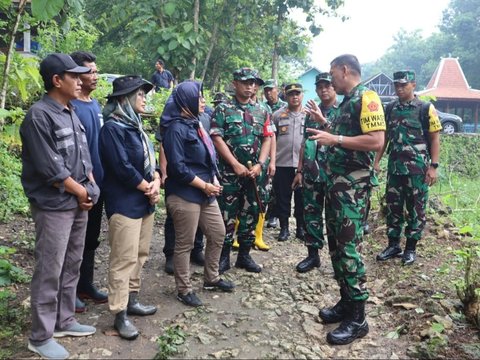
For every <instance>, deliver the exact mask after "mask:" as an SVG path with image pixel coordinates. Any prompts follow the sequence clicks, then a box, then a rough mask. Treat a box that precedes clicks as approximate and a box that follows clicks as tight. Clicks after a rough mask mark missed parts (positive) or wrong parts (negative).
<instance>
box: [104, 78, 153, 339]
mask: <svg viewBox="0 0 480 360" xmlns="http://www.w3.org/2000/svg"><path fill="white" fill-rule="evenodd" d="M152 88H153V85H152V84H151V83H149V82H148V81H145V80H143V79H142V78H141V77H140V76H123V77H119V78H117V79H115V81H114V82H113V93H112V94H111V95H109V96H108V102H107V105H106V106H105V108H104V111H103V118H104V119H105V125H104V126H103V127H102V130H101V132H100V138H99V148H100V155H101V160H102V165H103V168H104V171H105V177H104V181H105V182H104V184H105V187H104V189H103V190H102V191H103V193H104V196H105V211H106V213H107V217H108V241H109V243H110V247H111V251H110V268H109V273H108V305H109V308H110V311H111V312H112V313H113V314H115V321H114V327H115V329H116V330H117V331H118V333H119V334H120V336H121V337H122V338H124V339H128V340H133V339H135V338H136V337H137V336H138V335H139V332H138V330H137V329H136V328H135V326H134V325H133V324H132V323H131V322H130V321H129V319H128V318H127V314H128V315H140V316H145V315H152V314H154V313H155V312H156V311H157V309H156V307H154V306H151V305H142V304H140V303H139V302H138V292H139V290H140V272H141V270H142V267H143V264H144V263H145V260H146V259H147V256H148V253H149V249H150V240H151V238H152V229H153V212H154V209H155V206H154V204H155V203H157V202H158V200H159V188H160V174H159V173H158V172H157V171H156V170H155V152H154V150H153V145H152V143H151V142H150V140H149V139H148V136H147V134H146V133H145V132H144V130H143V128H142V119H141V118H140V114H141V113H143V112H144V111H145V94H146V93H148V92H149V91H150V90H151V89H152Z"/></svg>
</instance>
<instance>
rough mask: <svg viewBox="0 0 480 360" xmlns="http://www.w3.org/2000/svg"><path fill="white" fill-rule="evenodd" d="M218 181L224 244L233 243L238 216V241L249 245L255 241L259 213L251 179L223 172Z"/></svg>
mask: <svg viewBox="0 0 480 360" xmlns="http://www.w3.org/2000/svg"><path fill="white" fill-rule="evenodd" d="M220 183H221V184H222V186H223V192H222V195H220V196H219V197H218V198H217V200H218V205H219V206H220V210H221V212H222V216H223V222H224V223H225V230H226V235H225V245H230V246H231V245H232V243H233V235H234V233H235V220H236V219H237V218H238V220H239V224H238V229H237V237H238V242H239V243H240V244H246V245H248V246H251V245H252V243H253V242H254V241H255V227H256V226H257V222H258V215H259V214H260V208H259V206H258V203H257V199H256V195H255V187H254V185H253V181H252V180H251V179H250V178H246V177H238V176H237V175H234V174H233V175H232V174H224V175H223V176H222V177H221V179H220Z"/></svg>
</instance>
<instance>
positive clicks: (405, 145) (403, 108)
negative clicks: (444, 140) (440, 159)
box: [386, 97, 442, 175]
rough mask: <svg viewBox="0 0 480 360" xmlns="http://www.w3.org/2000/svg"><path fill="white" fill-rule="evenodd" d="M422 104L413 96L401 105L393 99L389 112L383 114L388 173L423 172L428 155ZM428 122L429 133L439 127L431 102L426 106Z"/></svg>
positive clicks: (410, 173)
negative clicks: (384, 116) (384, 118)
mask: <svg viewBox="0 0 480 360" xmlns="http://www.w3.org/2000/svg"><path fill="white" fill-rule="evenodd" d="M422 104H423V101H422V100H420V99H418V98H417V97H415V98H414V99H413V100H411V101H408V102H406V103H403V104H402V103H400V102H399V101H398V100H396V101H395V103H394V104H393V107H392V111H391V112H390V113H388V114H386V116H387V119H386V121H387V141H388V142H389V144H388V148H387V153H388V154H389V155H388V173H389V174H395V175H420V174H425V173H426V171H427V168H428V164H429V160H430V159H429V157H430V155H429V153H428V150H427V143H426V140H425V135H427V134H424V129H423V126H422V114H421V112H422ZM428 125H429V127H428V131H429V132H436V131H439V130H441V129H442V125H440V120H439V119H438V115H437V112H436V111H435V107H434V106H433V105H432V104H430V107H429V109H428ZM427 136H428V135H427Z"/></svg>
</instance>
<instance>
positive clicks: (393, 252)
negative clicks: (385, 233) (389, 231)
mask: <svg viewBox="0 0 480 360" xmlns="http://www.w3.org/2000/svg"><path fill="white" fill-rule="evenodd" d="M401 254H402V248H401V247H400V240H399V239H388V246H387V247H386V248H385V250H383V251H382V252H381V253H380V254H378V255H377V261H385V260H388V259H391V258H393V257H397V256H399V255H401Z"/></svg>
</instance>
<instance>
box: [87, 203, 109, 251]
mask: <svg viewBox="0 0 480 360" xmlns="http://www.w3.org/2000/svg"><path fill="white" fill-rule="evenodd" d="M103 203H104V200H103V195H100V197H99V198H98V201H97V203H96V204H95V205H94V206H93V207H92V208H91V209H90V211H89V212H88V222H87V233H86V235H85V250H84V251H88V250H96V249H97V247H98V245H99V244H100V242H99V241H98V238H99V237H100V230H101V228H102V215H103Z"/></svg>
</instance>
